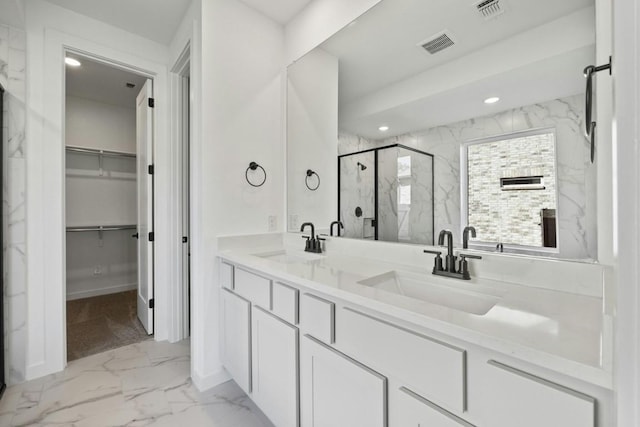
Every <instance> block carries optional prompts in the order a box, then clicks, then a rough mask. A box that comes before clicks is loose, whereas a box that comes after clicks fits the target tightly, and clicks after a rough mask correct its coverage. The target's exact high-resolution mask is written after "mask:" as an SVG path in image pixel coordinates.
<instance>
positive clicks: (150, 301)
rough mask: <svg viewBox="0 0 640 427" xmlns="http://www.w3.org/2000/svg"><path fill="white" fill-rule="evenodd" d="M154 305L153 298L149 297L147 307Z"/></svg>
mask: <svg viewBox="0 0 640 427" xmlns="http://www.w3.org/2000/svg"><path fill="white" fill-rule="evenodd" d="M154 305H155V304H154V302H153V298H151V299H150V300H149V308H153V306H154Z"/></svg>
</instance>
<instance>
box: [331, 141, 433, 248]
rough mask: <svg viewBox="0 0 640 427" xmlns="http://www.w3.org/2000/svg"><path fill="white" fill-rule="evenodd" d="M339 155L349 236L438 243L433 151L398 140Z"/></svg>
mask: <svg viewBox="0 0 640 427" xmlns="http://www.w3.org/2000/svg"><path fill="white" fill-rule="evenodd" d="M338 159H339V168H338V169H339V172H338V173H339V176H338V183H339V194H338V211H339V212H338V215H339V218H340V221H342V223H343V224H344V234H343V236H344V237H351V238H356V239H370V240H383V241H388V242H404V243H420V244H429V245H431V244H433V226H434V214H433V156H432V155H431V154H429V153H425V152H422V151H420V150H416V149H414V148H410V147H406V146H403V145H400V144H394V145H389V146H382V147H378V148H373V149H368V150H363V151H359V152H354V153H349V154H343V155H340V156H338ZM372 165H373V166H372ZM356 212H357V213H356Z"/></svg>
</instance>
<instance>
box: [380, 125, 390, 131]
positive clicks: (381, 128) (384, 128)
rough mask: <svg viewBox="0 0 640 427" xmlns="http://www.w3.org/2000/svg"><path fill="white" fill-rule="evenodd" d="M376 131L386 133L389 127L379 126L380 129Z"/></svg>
mask: <svg viewBox="0 0 640 427" xmlns="http://www.w3.org/2000/svg"><path fill="white" fill-rule="evenodd" d="M378 130H379V131H380V132H386V131H388V130H389V126H380V127H379V128H378Z"/></svg>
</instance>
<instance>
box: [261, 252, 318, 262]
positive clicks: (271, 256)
mask: <svg viewBox="0 0 640 427" xmlns="http://www.w3.org/2000/svg"><path fill="white" fill-rule="evenodd" d="M253 256H257V257H258V258H264V259H268V260H270V261H276V262H280V263H283V264H298V263H301V262H309V261H313V260H316V259H321V258H323V256H322V255H320V254H313V253H309V252H303V251H287V250H284V249H283V250H278V251H271V252H262V253H257V254H253Z"/></svg>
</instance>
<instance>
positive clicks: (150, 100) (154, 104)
mask: <svg viewBox="0 0 640 427" xmlns="http://www.w3.org/2000/svg"><path fill="white" fill-rule="evenodd" d="M155 106H156V100H155V99H153V98H149V107H150V108H155Z"/></svg>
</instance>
